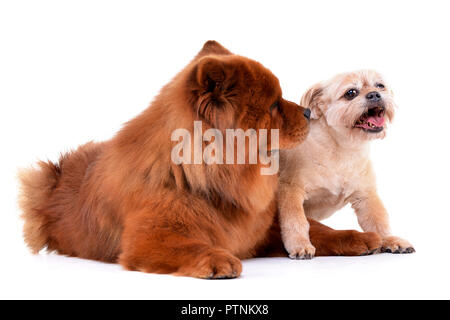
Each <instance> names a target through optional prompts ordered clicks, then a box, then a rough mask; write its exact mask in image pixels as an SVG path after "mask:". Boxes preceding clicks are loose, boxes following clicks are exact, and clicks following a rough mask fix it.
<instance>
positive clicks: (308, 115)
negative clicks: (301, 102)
mask: <svg viewBox="0 0 450 320" xmlns="http://www.w3.org/2000/svg"><path fill="white" fill-rule="evenodd" d="M303 115H304V116H305V118H306V119H308V120H309V118H311V109H308V108H306V109H305V111H303Z"/></svg>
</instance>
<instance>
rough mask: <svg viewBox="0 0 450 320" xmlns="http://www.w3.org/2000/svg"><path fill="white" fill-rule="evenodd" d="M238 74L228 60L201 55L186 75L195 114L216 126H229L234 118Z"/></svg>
mask: <svg viewBox="0 0 450 320" xmlns="http://www.w3.org/2000/svg"><path fill="white" fill-rule="evenodd" d="M238 82H239V77H237V68H236V66H235V65H234V64H233V63H232V62H230V61H224V59H221V58H219V57H204V58H202V59H200V60H199V62H198V63H197V65H196V66H195V67H194V69H193V71H192V73H191V76H190V78H189V88H190V91H191V96H192V99H193V100H192V101H193V107H194V109H195V112H196V113H197V115H198V116H199V117H201V118H203V119H204V120H206V121H207V122H208V123H210V124H211V125H213V126H215V127H216V128H219V129H220V128H225V127H226V128H228V127H229V126H230V125H231V123H232V121H233V116H234V112H233V101H232V100H233V99H234V97H236V96H237V92H236V90H238V87H239V86H238Z"/></svg>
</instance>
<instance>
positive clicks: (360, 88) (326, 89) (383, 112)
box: [301, 70, 395, 140]
mask: <svg viewBox="0 0 450 320" xmlns="http://www.w3.org/2000/svg"><path fill="white" fill-rule="evenodd" d="M301 104H302V105H304V106H306V107H309V108H310V109H311V118H312V119H315V120H317V119H322V120H325V121H326V124H327V125H328V126H329V127H331V128H332V129H333V130H335V131H336V132H337V133H340V134H341V135H343V136H344V137H351V138H359V139H363V140H371V139H378V138H384V137H385V135H386V129H387V122H391V121H392V119H393V117H394V108H395V103H394V100H393V94H392V91H391V90H390V88H389V87H388V85H387V83H386V81H385V80H384V79H383V77H382V76H381V75H380V74H378V73H377V72H375V71H371V70H362V71H356V72H351V73H343V74H339V75H337V76H335V77H334V78H332V79H330V80H328V81H324V82H321V83H319V84H317V85H315V86H313V87H312V88H311V89H309V90H308V91H307V92H306V93H305V94H304V96H303V98H302V100H301Z"/></svg>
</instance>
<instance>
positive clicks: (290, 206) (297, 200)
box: [278, 184, 316, 259]
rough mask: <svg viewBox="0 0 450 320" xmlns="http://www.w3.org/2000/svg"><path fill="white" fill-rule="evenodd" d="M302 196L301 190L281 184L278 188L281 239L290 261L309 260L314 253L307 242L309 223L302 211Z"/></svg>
mask: <svg viewBox="0 0 450 320" xmlns="http://www.w3.org/2000/svg"><path fill="white" fill-rule="evenodd" d="M303 195H304V192H303V190H301V188H298V187H295V186H292V185H283V184H280V186H279V191H278V206H279V222H280V228H281V237H282V239H283V244H284V247H285V249H286V251H287V252H288V254H289V258H291V259H311V258H312V257H313V256H314V254H315V252H316V248H314V246H313V245H312V244H311V241H310V240H309V223H308V220H307V219H306V216H305V212H304V210H303V201H304V196H303Z"/></svg>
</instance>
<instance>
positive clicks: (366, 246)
mask: <svg viewBox="0 0 450 320" xmlns="http://www.w3.org/2000/svg"><path fill="white" fill-rule="evenodd" d="M381 247H382V239H381V237H380V236H379V235H378V234H376V233H374V232H358V231H355V230H349V231H347V234H346V235H344V237H343V238H342V239H341V250H342V255H344V256H367V255H371V254H374V253H377V252H380V250H381Z"/></svg>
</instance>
